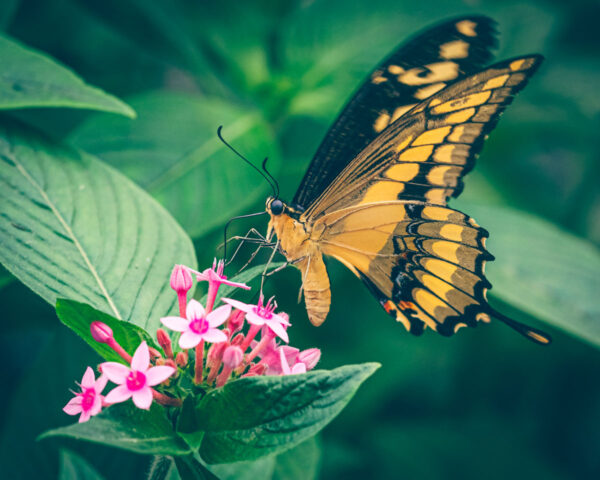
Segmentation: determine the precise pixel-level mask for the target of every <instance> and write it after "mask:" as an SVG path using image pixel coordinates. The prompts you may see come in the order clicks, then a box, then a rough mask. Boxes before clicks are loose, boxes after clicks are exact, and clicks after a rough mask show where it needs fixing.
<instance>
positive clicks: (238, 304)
mask: <svg viewBox="0 0 600 480" xmlns="http://www.w3.org/2000/svg"><path fill="white" fill-rule="evenodd" d="M221 301H222V302H224V303H228V304H229V305H231V306H232V307H233V308H237V309H238V310H241V311H242V312H246V313H248V312H250V311H251V310H252V309H253V308H254V305H248V304H247V303H243V302H239V301H238V300H234V299H233V298H222V299H221Z"/></svg>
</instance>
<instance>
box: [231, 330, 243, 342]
mask: <svg viewBox="0 0 600 480" xmlns="http://www.w3.org/2000/svg"><path fill="white" fill-rule="evenodd" d="M244 338H245V337H244V334H243V333H238V334H237V335H236V336H235V337H233V338H232V340H231V344H232V345H241V344H242V343H243V342H244Z"/></svg>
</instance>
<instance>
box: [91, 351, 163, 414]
mask: <svg viewBox="0 0 600 480" xmlns="http://www.w3.org/2000/svg"><path fill="white" fill-rule="evenodd" d="M100 368H101V370H102V373H103V374H104V375H106V376H107V377H108V379H109V380H110V381H111V382H113V383H116V384H118V385H119V386H118V387H116V388H113V389H112V390H111V391H110V392H109V393H108V395H106V397H105V402H106V403H108V404H111V403H119V402H124V401H126V400H129V399H130V398H132V399H133V403H135V405H136V406H137V407H138V408H143V409H145V410H147V409H149V408H150V405H151V404H152V396H153V390H152V388H151V387H153V386H155V385H158V384H159V383H162V382H164V381H165V380H166V379H167V378H169V377H170V376H171V375H173V374H174V373H175V368H173V367H169V366H166V365H164V366H159V367H150V352H149V351H148V345H147V344H146V342H142V343H141V344H140V346H139V347H138V348H137V350H136V351H135V353H134V354H133V358H132V359H131V367H126V366H125V365H123V364H121V363H116V362H104V363H102V364H101V365H100Z"/></svg>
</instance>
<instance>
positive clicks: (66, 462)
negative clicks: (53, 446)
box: [58, 450, 102, 480]
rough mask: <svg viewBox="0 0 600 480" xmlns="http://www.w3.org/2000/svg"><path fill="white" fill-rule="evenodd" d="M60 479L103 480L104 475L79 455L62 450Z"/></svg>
mask: <svg viewBox="0 0 600 480" xmlns="http://www.w3.org/2000/svg"><path fill="white" fill-rule="evenodd" d="M58 480H102V476H101V475H100V474H99V473H98V472H96V470H95V469H94V468H93V467H92V466H91V465H90V464H89V463H87V462H86V461H85V460H84V459H83V458H81V457H80V456H79V455H76V454H74V453H73V452H70V451H69V450H61V451H60V470H59V474H58Z"/></svg>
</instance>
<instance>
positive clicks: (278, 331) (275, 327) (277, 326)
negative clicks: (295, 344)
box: [265, 321, 290, 343]
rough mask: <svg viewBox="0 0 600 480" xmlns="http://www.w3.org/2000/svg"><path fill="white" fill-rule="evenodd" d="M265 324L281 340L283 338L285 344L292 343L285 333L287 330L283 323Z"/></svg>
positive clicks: (269, 322)
mask: <svg viewBox="0 0 600 480" xmlns="http://www.w3.org/2000/svg"><path fill="white" fill-rule="evenodd" d="M265 323H266V324H267V326H268V327H269V328H270V329H271V330H272V331H273V333H274V334H275V335H277V336H278V337H279V338H281V339H282V340H283V341H284V342H285V343H288V342H289V341H290V338H289V337H288V334H287V332H286V331H285V328H283V325H282V324H281V323H279V322H277V321H275V322H272V321H267V322H265Z"/></svg>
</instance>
